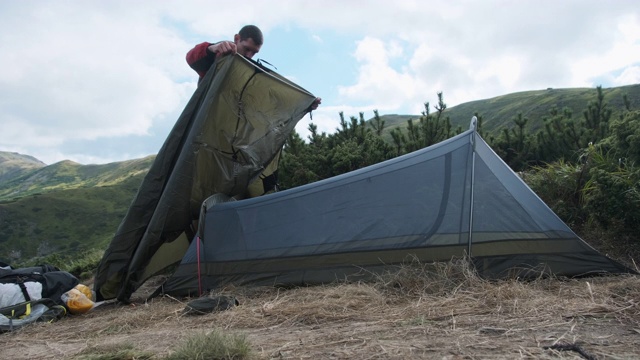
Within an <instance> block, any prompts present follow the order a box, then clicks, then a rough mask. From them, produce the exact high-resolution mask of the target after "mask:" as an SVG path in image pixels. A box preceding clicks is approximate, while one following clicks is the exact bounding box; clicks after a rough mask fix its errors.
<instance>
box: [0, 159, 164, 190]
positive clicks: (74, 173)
mask: <svg viewBox="0 0 640 360" xmlns="http://www.w3.org/2000/svg"><path fill="white" fill-rule="evenodd" d="M2 158H17V159H19V160H22V159H25V160H22V161H17V160H16V161H5V162H1V163H0V174H1V173H3V172H6V173H7V174H8V175H7V176H5V177H4V178H2V179H0V201H2V200H7V199H12V198H16V197H22V196H28V195H31V194H36V193H38V194H42V193H47V192H51V191H57V190H66V189H76V188H80V187H95V186H110V185H115V184H118V183H120V182H123V181H124V180H125V179H127V178H130V177H133V176H136V175H140V174H146V172H147V171H148V170H149V167H150V166H151V163H152V162H153V159H155V155H151V156H147V157H144V158H141V159H134V160H126V161H120V162H114V163H109V164H103V165H81V164H78V163H75V162H73V161H69V160H64V161H60V162H57V163H55V164H52V165H45V164H44V163H43V162H41V161H39V160H37V159H35V158H33V157H30V156H27V155H20V154H15V153H7V152H0V159H2ZM27 160H31V162H30V161H27ZM5 164H7V165H5Z"/></svg>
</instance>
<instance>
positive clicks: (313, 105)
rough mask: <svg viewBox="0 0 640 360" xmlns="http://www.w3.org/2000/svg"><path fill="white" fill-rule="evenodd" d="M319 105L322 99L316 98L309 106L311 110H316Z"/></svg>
mask: <svg viewBox="0 0 640 360" xmlns="http://www.w3.org/2000/svg"><path fill="white" fill-rule="evenodd" d="M320 103H322V99H321V98H319V97H318V98H316V100H315V101H314V102H313V104H311V110H315V109H317V108H318V106H319V105H320Z"/></svg>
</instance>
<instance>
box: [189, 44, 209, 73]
mask: <svg viewBox="0 0 640 360" xmlns="http://www.w3.org/2000/svg"><path fill="white" fill-rule="evenodd" d="M209 46H211V43H208V42H203V43H202V44H198V45H196V46H195V47H194V48H193V49H191V50H189V52H188V53H187V64H189V66H190V67H191V68H192V69H193V70H195V71H196V72H197V73H198V75H200V79H202V78H203V77H204V75H205V74H206V73H207V71H208V70H209V68H210V67H211V65H213V63H214V62H215V61H216V53H214V52H213V51H210V50H209Z"/></svg>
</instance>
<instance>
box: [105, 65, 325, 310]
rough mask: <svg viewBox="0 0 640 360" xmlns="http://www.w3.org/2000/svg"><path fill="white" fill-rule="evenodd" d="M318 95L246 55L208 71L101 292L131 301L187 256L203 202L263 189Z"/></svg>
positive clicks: (121, 233) (142, 192)
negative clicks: (146, 284)
mask: <svg viewBox="0 0 640 360" xmlns="http://www.w3.org/2000/svg"><path fill="white" fill-rule="evenodd" d="M314 101H315V96H313V95H312V94H311V93H309V92H308V91H306V90H304V89H302V88H301V87H299V86H298V85H296V84H294V83H293V82H291V81H289V80H287V79H286V78H284V77H282V76H281V75H279V74H277V73H275V72H273V71H270V70H268V69H266V68H264V67H262V66H260V64H258V63H255V62H253V61H251V60H248V59H246V58H244V57H242V56H241V55H235V56H224V57H221V58H220V59H219V60H218V61H217V62H216V63H215V64H214V65H213V66H212V68H211V69H210V70H209V71H208V72H207V75H206V76H205V78H204V79H203V80H202V81H201V82H200V84H199V86H198V88H197V90H196V91H195V93H194V94H193V96H192V98H191V100H190V101H189V103H188V104H187V106H186V107H185V109H184V111H183V112H182V114H181V115H180V117H179V119H178V120H177V122H176V124H175V126H174V128H173V129H172V131H171V133H170V134H169V136H168V137H167V139H166V141H165V143H164V145H163V146H162V148H161V149H160V151H159V152H158V155H157V157H156V159H155V161H154V163H153V165H152V166H151V169H150V170H149V173H148V174H147V175H146V176H145V178H144V180H143V182H142V184H141V186H140V188H139V190H138V193H137V194H136V197H135V198H134V200H133V202H132V204H131V206H130V207H129V210H128V211H127V214H126V215H125V217H124V219H123V220H122V222H121V224H120V226H119V227H118V229H117V231H116V234H115V236H114V237H113V239H112V241H111V243H110V245H109V247H108V248H107V250H106V251H105V254H104V256H103V258H102V260H101V262H100V264H99V265H98V269H97V272H96V278H95V284H94V289H95V291H96V294H97V296H98V299H99V300H100V299H112V298H116V297H117V298H118V299H119V300H122V301H128V299H129V297H130V296H131V294H132V293H133V292H134V291H135V290H136V289H137V288H138V287H139V286H140V285H141V284H142V283H143V282H144V281H145V280H146V279H148V278H149V277H151V276H153V275H155V274H157V273H158V272H161V271H163V270H164V269H166V268H167V267H168V266H170V265H172V264H176V263H179V262H180V260H181V259H182V257H183V255H184V254H185V252H186V250H187V247H188V246H189V243H190V240H191V239H192V237H193V234H194V232H195V230H194V229H195V226H194V221H196V220H197V219H198V214H199V211H200V205H201V204H202V202H203V201H204V200H205V199H206V198H207V197H209V196H211V195H213V194H216V193H220V194H226V195H228V196H235V197H237V198H244V197H251V196H256V195H261V194H262V193H263V192H264V191H263V183H262V181H261V178H264V177H267V178H268V177H271V176H273V174H274V172H275V171H276V169H277V162H278V156H279V153H280V150H281V148H282V146H283V144H284V142H285V140H286V138H287V136H289V134H290V133H291V132H292V131H293V129H294V127H295V125H296V124H297V123H298V121H299V120H300V119H301V118H302V117H303V116H304V115H305V114H306V113H308V112H309V111H310V108H311V105H312V103H313V102H314Z"/></svg>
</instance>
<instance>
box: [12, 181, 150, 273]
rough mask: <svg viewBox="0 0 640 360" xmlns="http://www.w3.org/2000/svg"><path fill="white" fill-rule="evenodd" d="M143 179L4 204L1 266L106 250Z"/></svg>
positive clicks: (64, 191) (27, 198)
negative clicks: (68, 254) (79, 252)
mask: <svg viewBox="0 0 640 360" xmlns="http://www.w3.org/2000/svg"><path fill="white" fill-rule="evenodd" d="M143 176H144V175H143V174H138V175H135V176H131V177H129V178H127V179H126V180H124V181H122V182H120V183H118V184H117V185H111V186H94V187H85V188H77V189H67V190H59V191H51V192H48V193H43V194H34V195H28V196H24V197H21V198H19V199H16V200H12V201H4V202H1V203H0V260H2V261H5V262H10V263H13V262H16V261H24V260H25V259H29V258H32V257H35V256H44V255H47V254H50V253H53V252H67V253H69V252H71V253H75V252H78V251H86V250H89V249H93V248H95V247H100V248H102V249H104V248H106V245H107V244H108V243H109V241H110V240H111V236H112V235H113V233H114V232H115V230H116V228H117V227H118V224H119V223H120V221H121V220H122V218H123V217H124V215H125V213H126V211H127V208H128V206H129V204H130V203H131V200H132V199H133V196H134V195H135V193H136V191H137V189H138V186H139V185H140V182H141V181H142V178H143Z"/></svg>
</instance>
